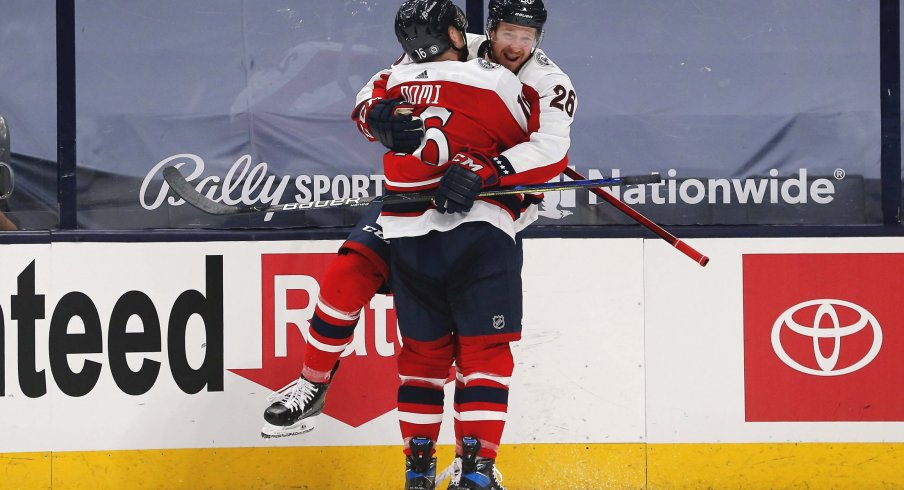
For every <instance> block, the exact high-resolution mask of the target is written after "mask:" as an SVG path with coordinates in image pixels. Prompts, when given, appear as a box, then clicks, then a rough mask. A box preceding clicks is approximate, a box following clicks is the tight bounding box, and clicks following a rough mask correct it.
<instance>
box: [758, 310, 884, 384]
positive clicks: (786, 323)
mask: <svg viewBox="0 0 904 490" xmlns="http://www.w3.org/2000/svg"><path fill="white" fill-rule="evenodd" d="M813 306H816V307H817V308H816V313H815V314H814V316H813V319H812V321H811V322H810V323H809V324H808V325H801V324H800V323H797V321H795V320H794V314H795V313H797V312H798V311H800V310H803V309H804V308H809V307H813ZM845 308H846V309H850V310H852V311H853V312H854V313H855V314H856V315H859V318H858V319H857V320H856V321H855V322H854V323H852V324H850V325H841V323H840V321H839V319H838V310H839V309H845ZM825 318H828V319H829V320H830V321H831V323H832V326H831V327H828V328H827V327H822V328H821V327H820V325H821V324H822V322H823V319H825ZM867 327H869V328H871V329H872V330H873V345H872V346H871V347H870V349H869V352H867V353H866V355H864V356H863V357H862V358H861V359H860V360H859V361H857V362H855V363H854V364H851V365H850V366H847V367H843V368H840V369H836V364H837V363H838V357H839V355H840V354H841V340H842V339H843V338H844V337H847V336H848V335H853V334H855V333H857V332H859V331H861V330H863V329H864V328H867ZM785 328H788V329H790V330H791V331H792V332H794V333H796V334H798V335H803V336H804V337H810V338H811V339H813V355H814V356H815V358H816V365H817V366H818V367H819V369H813V368H809V367H807V366H804V365H803V364H801V363H799V362H797V361H796V360H794V359H792V358H791V356H789V355H788V353H787V352H785V348H784V347H783V346H782V340H781V333H782V331H783V330H784V329H785ZM819 339H831V340H833V348H832V354H831V355H829V356H828V357H826V356H824V355H823V354H822V351H821V350H820V348H819ZM880 347H882V329H881V328H879V322H878V320H876V317H875V316H873V314H872V313H870V312H869V311H867V310H866V309H865V308H864V307H862V306H860V305H857V304H854V303H851V302H849V301H842V300H840V299H814V300H811V301H804V302H803V303H799V304H797V305H794V306H792V307H791V308H788V309H787V310H785V311H784V312H783V313H782V314H781V315H779V317H778V319H776V320H775V324H774V325H773V326H772V349H773V350H774V351H775V354H776V355H777V356H778V358H779V359H781V360H782V362H784V363H785V364H787V365H788V366H789V367H790V368H792V369H795V370H797V371H800V372H802V373H805V374H812V375H814V376H841V375H842V374H848V373H852V372H854V371H857V370H858V369H860V368H862V367H863V366H866V365H867V364H869V363H870V362H871V361H872V360H873V359H875V358H876V355H877V354H878V353H879V348H880Z"/></svg>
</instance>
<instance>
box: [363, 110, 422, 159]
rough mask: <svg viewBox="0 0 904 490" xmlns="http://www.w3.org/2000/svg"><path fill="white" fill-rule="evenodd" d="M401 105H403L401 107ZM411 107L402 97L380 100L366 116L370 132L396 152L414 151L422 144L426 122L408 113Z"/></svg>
mask: <svg viewBox="0 0 904 490" xmlns="http://www.w3.org/2000/svg"><path fill="white" fill-rule="evenodd" d="M400 106H401V107H400ZM407 108H410V106H408V105H407V104H406V103H405V101H403V100H402V99H389V100H380V101H378V102H376V103H375V104H373V105H372V106H371V107H370V108H369V109H368V110H367V114H366V116H365V119H366V122H367V127H368V129H370V133H371V134H372V135H373V136H374V137H375V138H376V139H378V140H379V141H380V143H382V144H383V146H385V147H386V148H389V149H390V150H392V151H394V152H396V153H412V152H414V150H416V149H417V148H418V147H419V146H421V138H422V137H423V136H424V123H423V121H421V119H420V118H419V117H412V116H411V114H406V113H405V112H404V110H405V109H407Z"/></svg>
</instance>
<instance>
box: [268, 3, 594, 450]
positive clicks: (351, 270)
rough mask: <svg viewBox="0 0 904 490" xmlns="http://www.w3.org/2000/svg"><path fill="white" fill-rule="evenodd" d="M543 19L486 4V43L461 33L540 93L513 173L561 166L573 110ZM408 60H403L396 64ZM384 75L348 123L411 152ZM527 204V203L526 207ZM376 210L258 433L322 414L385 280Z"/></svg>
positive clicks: (331, 275) (338, 264)
mask: <svg viewBox="0 0 904 490" xmlns="http://www.w3.org/2000/svg"><path fill="white" fill-rule="evenodd" d="M546 16H547V14H546V9H545V7H544V6H543V3H542V1H541V0H532V1H531V0H491V1H490V3H489V15H488V18H487V37H484V36H478V35H472V34H468V35H467V39H468V46H469V49H468V53H469V57H476V56H478V55H479V56H480V57H486V58H488V59H490V60H493V61H497V62H499V63H500V64H503V65H504V66H506V67H507V68H509V69H510V70H512V71H513V72H515V73H517V75H518V77H519V78H520V79H521V81H522V82H524V83H526V84H528V85H530V86H531V87H533V88H535V89H536V91H537V92H538V93H539V96H540V103H539V112H540V119H539V127H538V128H537V130H536V131H535V132H534V133H532V134H531V136H530V139H529V140H528V141H526V142H524V143H521V144H519V145H516V146H514V147H513V148H511V149H509V150H508V151H505V152H503V154H502V155H501V157H502V158H504V159H505V160H507V161H509V162H513V163H512V164H513V165H514V166H515V167H520V168H530V167H532V166H533V167H542V166H544V165H555V164H561V165H564V162H565V161H567V160H566V156H565V155H566V152H567V149H568V146H569V144H570V139H569V131H570V125H571V121H572V117H573V115H574V111H575V109H576V105H577V100H576V96H575V91H574V89H573V87H572V84H571V81H570V80H569V78H568V77H567V76H566V75H565V74H564V73H563V72H562V71H561V70H560V69H559V68H558V67H557V66H556V65H555V64H554V63H552V62H551V61H550V60H549V59H548V58H547V57H546V56H545V54H544V53H543V51H542V50H541V49H539V45H540V41H541V39H542V34H543V24H544V22H545V20H546ZM410 62H411V60H410V58H409V57H408V56H407V55H403V56H402V58H401V59H400V60H399V61H397V63H396V64H406V63H410ZM388 76H389V70H383V71H381V72H379V73H377V74H376V75H375V76H374V77H373V78H372V79H371V81H370V82H368V84H367V85H366V86H365V87H364V88H363V89H362V90H361V91H360V92H359V94H358V97H357V99H358V104H357V105H356V108H355V110H354V111H353V116H352V117H353V119H354V120H355V121H356V123H357V125H358V129H359V130H360V131H361V132H362V133H363V134H364V135H365V136H366V137H367V138H368V139H370V140H372V141H377V140H379V141H380V142H381V143H383V144H384V146H386V147H387V148H389V149H390V150H393V151H397V152H402V153H411V152H413V151H415V150H416V149H417V148H418V147H419V146H420V144H421V141H422V136H423V134H424V130H423V126H422V122H421V120H420V119H419V118H415V117H412V116H410V115H404V114H403V115H400V114H396V112H395V109H396V107H397V106H399V105H400V104H402V103H403V102H402V101H401V100H391V99H387V98H386V80H387V78H388ZM528 202H531V201H526V202H525V203H528ZM379 210H380V209H379V206H377V205H371V207H370V209H369V211H370V212H369V213H368V214H367V215H366V216H364V218H363V219H362V220H361V221H360V222H359V224H358V226H356V228H355V230H353V232H352V233H351V235H350V236H349V238H348V240H347V241H346V242H345V243H344V244H343V246H342V248H341V249H340V251H339V255H338V256H337V258H336V259H335V260H334V261H333V263H332V265H331V266H330V268H329V270H328V272H327V274H326V276H325V279H324V280H323V281H322V290H321V294H320V298H319V302H318V308H317V310H316V312H315V315H314V318H313V320H312V325H311V336H310V339H311V341H310V342H309V343H308V346H307V349H306V352H305V364H304V370H303V372H302V376H301V377H300V378H299V380H298V381H297V382H296V383H295V384H294V386H289V387H287V389H286V390H285V391H284V392H283V393H284V394H283V395H282V396H281V397H280V398H279V399H278V400H277V401H276V402H275V403H273V405H271V406H270V407H269V408H268V409H267V411H266V413H265V418H266V419H267V422H268V423H267V424H266V425H265V427H264V429H263V431H262V433H263V434H265V435H269V436H278V435H293V434H298V433H302V432H305V431H307V430H310V429H311V427H312V426H311V425H310V424H309V423H308V422H309V420H308V419H307V418H308V417H313V416H314V415H317V414H319V413H320V411H321V410H322V407H323V400H324V397H325V394H326V390H327V388H328V386H329V384H328V382H329V380H330V375H331V372H332V370H333V369H334V366H335V365H336V362H337V359H338V358H339V355H340V354H341V352H342V350H344V348H345V347H346V346H347V345H348V344H349V343H350V341H351V336H352V333H353V327H354V325H355V324H356V322H357V318H358V315H360V311H361V309H362V308H363V307H364V306H365V305H366V304H367V303H368V302H369V301H370V299H371V298H372V297H373V295H374V294H376V293H377V290H378V288H380V287H381V285H383V284H385V283H386V281H387V279H388V270H389V268H388V266H387V259H388V257H389V249H388V245H387V242H386V241H385V240H383V238H382V230H381V229H380V227H379V226H378V225H377V224H376V216H377V214H378V213H379ZM535 217H536V208H535V206H530V207H528V208H527V209H526V210H525V212H524V213H522V218H521V219H522V221H523V222H525V223H527V222H530V221H533V219H535ZM463 388H464V379H463V378H462V377H461V376H459V379H458V380H457V391H459V392H461V391H462V390H463ZM456 408H457V409H456V413H461V411H460V409H461V407H460V406H458V404H456ZM456 422H457V424H456V440H457V446H458V447H457V449H456V452H457V453H458V454H466V453H467V454H473V452H470V453H469V452H467V451H463V450H462V447H461V441H462V438H463V436H462V435H461V432H460V430H458V429H459V426H460V424H459V423H458V422H459V420H458V419H456ZM489 454H491V452H490V451H489V450H488V449H486V448H484V449H483V450H482V457H486V456H487V455H489Z"/></svg>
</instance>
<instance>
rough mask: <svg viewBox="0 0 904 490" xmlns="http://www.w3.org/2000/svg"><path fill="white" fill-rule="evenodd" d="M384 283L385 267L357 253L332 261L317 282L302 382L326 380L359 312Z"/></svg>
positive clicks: (342, 255) (349, 341)
mask: <svg viewBox="0 0 904 490" xmlns="http://www.w3.org/2000/svg"><path fill="white" fill-rule="evenodd" d="M385 281H386V275H385V267H383V268H380V267H378V266H377V265H375V264H374V263H373V262H372V261H371V260H369V259H368V258H367V257H365V256H363V255H361V254H359V253H357V252H354V251H348V252H347V253H343V254H339V255H337V256H336V258H335V259H333V261H332V262H331V263H330V265H329V266H328V267H327V270H326V274H325V275H324V276H323V280H322V281H321V284H320V297H319V298H317V308H316V309H315V311H314V317H313V318H312V319H311V329H310V336H309V338H308V344H307V347H306V348H305V352H304V369H303V370H302V374H303V375H304V377H305V378H307V379H308V380H310V381H313V382H315V383H322V382H325V381H328V380H329V376H330V371H332V369H333V366H334V365H335V364H336V361H337V360H338V359H339V356H340V355H341V354H342V351H344V350H345V348H346V347H347V346H348V344H349V343H351V340H352V335H353V334H354V331H355V325H357V323H358V318H359V316H360V315H361V309H362V308H364V307H365V306H366V305H367V303H368V302H369V301H370V300H371V298H373V297H374V295H375V294H376V293H377V290H378V289H379V288H380V286H381V285H382V284H383V282H385Z"/></svg>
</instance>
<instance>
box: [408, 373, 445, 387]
mask: <svg viewBox="0 0 904 490" xmlns="http://www.w3.org/2000/svg"><path fill="white" fill-rule="evenodd" d="M399 379H400V380H401V381H402V384H403V385H404V384H408V383H409V382H412V381H416V382H420V383H427V384H430V385H433V386H438V387H440V388H442V387H443V386H445V385H446V379H445V378H422V377H420V376H405V375H403V374H400V375H399Z"/></svg>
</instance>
